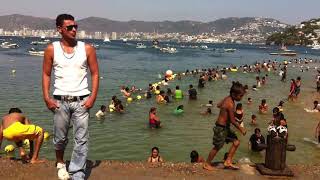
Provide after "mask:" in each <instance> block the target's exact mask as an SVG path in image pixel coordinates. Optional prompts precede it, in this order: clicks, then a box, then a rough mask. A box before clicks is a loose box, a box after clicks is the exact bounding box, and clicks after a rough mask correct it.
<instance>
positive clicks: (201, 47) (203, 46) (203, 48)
mask: <svg viewBox="0 0 320 180" xmlns="http://www.w3.org/2000/svg"><path fill="white" fill-rule="evenodd" d="M200 49H202V50H207V49H208V46H207V45H201V46H200Z"/></svg>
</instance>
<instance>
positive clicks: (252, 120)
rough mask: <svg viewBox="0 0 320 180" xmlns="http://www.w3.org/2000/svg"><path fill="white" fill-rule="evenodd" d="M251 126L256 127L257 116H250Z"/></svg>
mask: <svg viewBox="0 0 320 180" xmlns="http://www.w3.org/2000/svg"><path fill="white" fill-rule="evenodd" d="M251 125H257V116H256V115H254V114H252V115H251Z"/></svg>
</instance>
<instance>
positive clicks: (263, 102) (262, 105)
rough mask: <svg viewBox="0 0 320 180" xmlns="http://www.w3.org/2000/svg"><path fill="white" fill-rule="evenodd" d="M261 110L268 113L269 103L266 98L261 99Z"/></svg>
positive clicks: (262, 112)
mask: <svg viewBox="0 0 320 180" xmlns="http://www.w3.org/2000/svg"><path fill="white" fill-rule="evenodd" d="M259 112H260V113H261V114H266V113H267V112H268V105H267V100H266V99H262V100H261V104H260V105H259Z"/></svg>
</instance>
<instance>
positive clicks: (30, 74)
mask: <svg viewBox="0 0 320 180" xmlns="http://www.w3.org/2000/svg"><path fill="white" fill-rule="evenodd" d="M32 40H34V39H28V38H26V39H22V38H13V41H15V42H18V43H19V44H20V45H21V46H22V47H21V48H19V49H12V50H7V49H0V87H1V93H0V104H1V105H0V114H1V116H2V115H4V114H6V113H7V111H8V110H9V108H10V107H20V108H21V109H22V110H23V111H24V112H25V114H26V115H27V116H28V117H29V118H30V119H31V120H32V121H33V122H34V123H35V124H38V125H40V126H42V127H44V128H45V129H46V130H47V131H49V132H50V134H51V133H52V124H53V123H52V119H53V114H52V113H51V112H50V111H49V110H47V108H46V106H45V104H44V102H43V100H42V91H41V71H42V69H41V68H42V57H36V56H29V55H28V53H27V49H28V48H30V47H31V45H30V42H31V41H32ZM88 42H92V41H88ZM95 43H97V44H100V49H98V50H97V54H98V60H99V65H100V76H101V77H103V79H100V89H99V94H98V97H97V101H96V103H95V106H94V107H93V108H92V110H91V112H90V114H91V118H90V152H89V158H90V159H116V160H138V161H140V160H146V158H147V156H149V154H150V150H151V148H152V147H153V146H158V147H159V148H160V151H161V152H160V153H161V154H162V156H163V157H164V159H165V160H168V161H185V162H189V153H190V152H191V150H194V149H195V150H197V151H198V152H199V153H200V155H202V156H204V157H205V158H206V157H207V154H208V152H209V150H210V149H211V147H212V146H211V143H212V135H213V132H212V127H213V125H214V122H215V120H216V118H217V115H218V109H217V108H213V115H211V116H202V115H200V114H199V112H200V111H203V110H204V108H203V107H201V104H205V103H207V101H208V100H209V99H210V100H213V101H214V104H216V103H217V102H218V101H219V100H221V99H222V98H223V97H224V96H226V95H227V94H228V91H229V88H230V85H231V81H234V80H237V81H240V82H242V83H244V84H248V85H249V86H251V85H253V84H255V76H256V74H253V73H252V74H243V73H240V72H237V73H229V74H228V80H225V81H216V82H208V83H207V84H206V88H204V89H202V90H198V93H199V97H198V100H197V101H194V102H189V101H188V100H187V99H184V100H181V101H173V102H172V103H170V104H168V105H157V104H156V103H155V100H154V99H151V100H146V99H142V100H140V101H134V102H132V103H130V104H127V103H124V104H125V108H126V112H125V114H122V115H119V114H115V113H109V114H108V115H107V117H106V119H105V120H103V121H101V120H97V119H96V118H95V116H94V114H95V113H96V112H97V111H98V109H99V107H100V105H102V104H105V105H108V104H109V102H110V99H111V96H113V95H117V96H118V97H121V95H120V92H119V87H120V85H128V86H131V85H135V86H137V87H138V88H146V87H147V85H148V83H152V82H158V81H159V79H158V78H159V77H158V74H163V73H164V72H165V71H166V70H167V69H172V70H173V71H174V72H178V71H180V72H181V71H185V70H186V69H190V70H191V69H195V68H211V67H216V66H217V65H219V66H229V65H230V64H235V65H240V64H251V63H253V62H255V61H262V60H264V59H272V60H273V59H277V60H283V59H284V58H283V57H277V56H270V55H269V52H272V51H273V49H275V48H277V47H270V48H271V49H259V48H258V46H252V45H232V44H217V45H210V46H209V48H224V47H225V48H236V49H237V51H236V52H234V53H222V54H219V53H215V52H213V51H206V50H200V49H190V48H189V49H182V48H178V51H179V52H178V53H177V54H163V53H161V52H159V51H157V50H155V49H151V48H147V49H136V48H135V43H128V44H123V43H120V42H112V43H109V44H103V43H102V42H101V41H100V42H99V41H95ZM173 45H176V46H177V44H173ZM293 49H295V50H297V51H298V52H299V56H298V57H302V58H304V57H308V58H319V55H320V53H319V52H317V51H311V50H310V49H305V48H297V47H295V48H293ZM291 66H292V65H290V67H291ZM299 66H300V65H299ZM309 66H310V67H311V70H310V71H308V72H303V73H302V72H300V71H299V68H298V65H296V67H291V68H289V71H288V77H287V79H288V82H286V83H282V82H280V77H279V76H278V75H276V74H273V73H269V79H268V82H267V85H266V86H265V87H264V88H262V89H261V90H259V91H256V92H253V91H250V92H249V94H248V95H247V96H245V97H244V98H243V101H242V103H243V104H244V108H245V126H246V127H247V130H248V133H247V135H246V136H244V137H243V136H241V135H240V133H238V136H239V138H240V140H241V145H240V148H239V150H238V152H237V153H236V157H235V158H236V159H238V158H241V157H249V158H250V159H251V160H253V161H254V162H263V161H264V159H263V157H262V156H261V155H260V154H256V153H251V152H250V151H248V145H247V143H248V139H249V137H250V135H251V134H252V133H253V130H254V128H255V127H252V126H250V125H249V122H250V117H251V114H256V115H257V117H258V118H257V119H258V127H260V128H261V129H262V131H263V134H264V135H265V137H266V128H267V122H268V121H270V120H271V117H272V115H271V109H272V107H274V106H276V105H277V104H278V102H279V101H280V100H281V99H283V98H285V97H286V96H287V94H288V91H289V79H291V78H296V77H297V76H301V77H302V82H303V85H302V93H301V99H300V100H299V101H298V102H295V103H291V102H286V103H285V105H284V114H285V116H286V118H287V120H288V126H289V133H290V134H289V142H290V143H291V144H295V145H296V146H297V150H296V151H295V152H288V154H287V161H288V162H289V163H291V164H295V163H303V164H309V163H319V162H320V155H319V153H318V152H319V149H318V148H316V147H315V146H313V145H311V144H308V143H306V142H304V141H303V140H302V138H304V137H308V138H313V136H314V131H315V126H316V124H317V122H318V120H319V115H318V114H310V113H306V112H305V111H304V110H303V108H304V107H311V106H312V102H313V100H314V99H315V98H317V99H318V100H319V95H316V94H314V91H315V82H314V76H315V73H316V72H315V70H314V68H313V67H315V66H320V64H310V65H309ZM12 69H15V70H16V74H15V75H12V73H11V70H12ZM197 82H198V77H192V76H190V77H183V78H182V80H181V81H179V80H174V81H171V82H170V83H169V86H170V87H171V89H174V87H175V86H176V85H180V87H181V88H182V90H184V91H187V87H188V85H189V84H194V85H195V86H196V85H197ZM248 97H251V98H253V101H254V103H253V104H252V105H251V106H247V105H246V99H247V98H248ZM263 98H266V99H267V103H268V104H269V109H270V112H269V113H268V114H267V115H260V114H258V112H257V111H258V105H259V103H260V102H261V99H263ZM122 101H123V102H126V101H125V100H124V99H123V100H122ZM180 104H183V105H184V106H185V113H184V114H183V115H181V116H175V115H174V114H173V110H174V108H175V107H177V106H178V105H180ZM151 106H156V107H157V108H158V115H159V116H160V119H161V121H162V123H163V126H164V127H163V128H162V129H159V130H150V129H149V128H148V126H147V123H148V111H149V109H150V107H151ZM71 132H72V131H71V130H70V141H69V146H68V148H67V151H66V158H70V155H71V148H72V137H71ZM5 144H7V142H6V143H5ZM229 146H230V145H225V146H224V148H223V149H222V150H221V152H220V153H219V154H218V156H217V158H216V160H218V159H222V157H223V154H224V152H226V151H227V150H228V148H229ZM3 147H4V145H3ZM41 155H42V156H45V157H46V158H48V159H54V151H53V146H52V139H50V140H48V141H46V142H44V144H43V146H42V150H41Z"/></svg>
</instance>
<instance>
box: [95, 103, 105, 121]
mask: <svg viewBox="0 0 320 180" xmlns="http://www.w3.org/2000/svg"><path fill="white" fill-rule="evenodd" d="M106 110H107V107H106V106H105V105H102V106H101V107H100V110H99V111H98V112H97V113H96V117H97V118H98V119H101V118H103V117H104V116H105V115H106Z"/></svg>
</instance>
